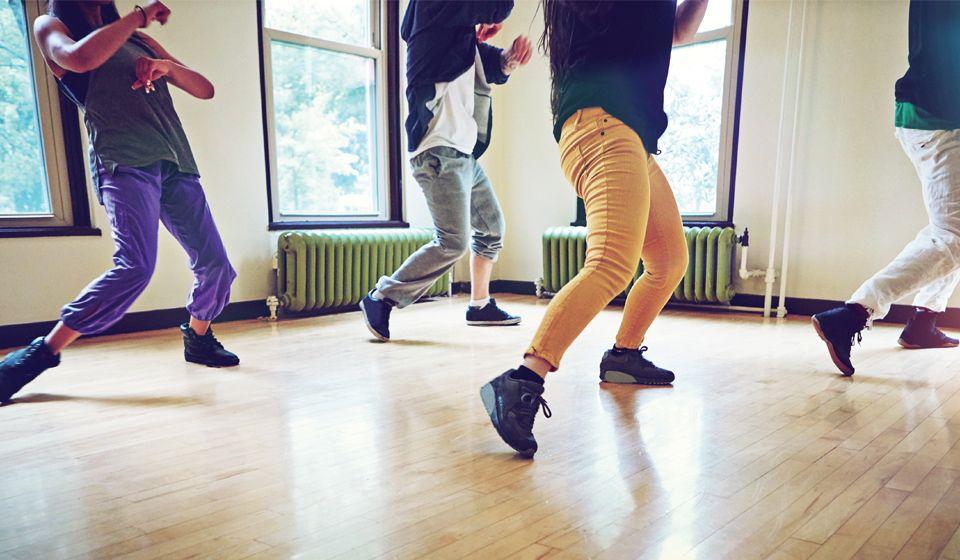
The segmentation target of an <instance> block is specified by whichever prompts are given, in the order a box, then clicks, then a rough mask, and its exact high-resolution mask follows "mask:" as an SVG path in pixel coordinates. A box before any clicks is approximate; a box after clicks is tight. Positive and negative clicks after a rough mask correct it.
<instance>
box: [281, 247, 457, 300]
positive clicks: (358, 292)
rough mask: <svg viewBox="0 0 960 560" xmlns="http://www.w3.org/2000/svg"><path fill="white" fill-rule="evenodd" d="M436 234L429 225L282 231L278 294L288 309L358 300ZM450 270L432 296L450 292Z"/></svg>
mask: <svg viewBox="0 0 960 560" xmlns="http://www.w3.org/2000/svg"><path fill="white" fill-rule="evenodd" d="M432 239H433V232H432V231H431V230H428V229H381V230H377V229H370V230H357V229H354V230H325V231H320V232H318V233H309V232H302V231H291V232H286V233H283V234H282V235H280V239H279V241H278V248H277V249H278V250H277V276H278V278H277V292H278V293H277V297H278V298H279V299H280V305H282V306H283V308H284V309H285V310H286V311H291V312H298V311H314V310H319V309H329V308H336V307H343V306H348V305H353V304H356V303H358V302H359V301H360V300H361V299H363V296H364V295H366V294H367V292H369V291H370V290H371V289H373V287H374V285H376V283H377V280H379V279H380V277H381V276H383V275H387V274H391V273H392V272H393V271H394V270H396V269H397V267H399V266H400V265H401V264H402V263H403V261H404V260H406V258H407V257H409V256H410V255H411V254H412V253H413V252H414V251H416V250H417V249H419V248H420V247H421V246H422V245H424V244H426V243H428V242H429V241H430V240H432ZM449 291H450V275H449V274H445V275H444V276H443V277H442V278H440V279H439V280H437V281H436V282H435V283H434V284H433V286H431V287H430V290H429V291H428V292H427V295H428V296H436V295H441V294H447V293H449Z"/></svg>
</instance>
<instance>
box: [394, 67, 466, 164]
mask: <svg viewBox="0 0 960 560" xmlns="http://www.w3.org/2000/svg"><path fill="white" fill-rule="evenodd" d="M475 74H476V69H475V68H474V66H473V65H470V67H469V68H467V69H466V70H465V71H464V72H463V74H461V75H460V76H458V77H457V78H456V79H454V80H453V81H452V82H438V83H437V84H436V89H437V93H436V96H434V98H433V100H431V101H430V102H429V103H427V108H428V109H430V110H431V111H432V112H433V120H431V121H430V126H429V127H428V128H427V133H426V134H424V135H423V140H421V141H420V145H419V146H417V149H416V150H415V151H414V152H413V153H412V154H411V156H410V157H415V156H417V155H419V154H421V153H423V152H425V151H426V150H428V149H430V148H435V147H437V146H445V147H448V148H453V149H455V150H459V151H461V152H463V153H465V154H468V155H469V154H471V153H473V148H474V146H476V144H477V121H476V120H474V118H473V89H474V80H475V78H476V75H475Z"/></svg>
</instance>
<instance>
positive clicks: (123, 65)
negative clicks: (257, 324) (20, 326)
mask: <svg viewBox="0 0 960 560" xmlns="http://www.w3.org/2000/svg"><path fill="white" fill-rule="evenodd" d="M169 16H170V10H169V9H168V8H167V7H166V6H164V5H163V4H162V3H161V2H160V1H158V0H149V1H147V2H146V3H145V4H144V5H143V6H136V7H135V8H134V9H133V10H132V11H131V12H130V13H129V14H127V15H125V16H122V17H121V16H120V14H119V13H118V12H117V8H116V5H115V4H114V2H113V1H112V0H51V2H50V14H49V15H43V16H40V17H39V18H37V21H36V22H35V24H34V34H35V35H36V38H37V42H38V43H39V45H40V50H41V52H42V53H43V55H44V59H45V61H46V63H47V65H48V67H49V68H50V70H51V71H52V72H53V74H54V75H55V76H56V77H57V79H58V81H59V84H60V86H61V88H62V90H63V91H64V93H66V94H67V95H68V96H69V97H70V98H71V99H72V100H73V101H74V102H75V103H76V104H77V105H78V106H79V107H80V108H81V109H82V110H83V113H84V122H85V123H86V127H87V132H88V135H89V139H90V146H91V154H90V155H91V167H92V168H93V169H95V174H94V183H95V185H96V188H97V195H98V198H99V199H100V202H101V203H102V204H103V206H104V209H105V210H106V213H107V216H108V217H109V218H110V226H111V229H112V233H113V239H114V241H115V243H116V251H115V252H114V255H113V263H114V266H113V268H111V269H110V270H109V271H107V272H106V273H105V274H104V275H103V276H101V277H100V278H97V279H96V280H94V281H93V282H91V283H90V285H88V286H87V287H86V288H84V290H83V292H81V293H80V295H79V296H77V299H75V300H74V301H72V302H71V303H69V304H67V305H66V306H64V308H63V311H62V312H61V315H60V322H59V323H57V326H56V327H54V329H53V330H52V331H50V334H48V335H47V336H46V337H42V338H38V339H36V340H34V341H33V343H31V344H30V345H29V346H27V347H26V348H23V349H21V350H18V351H16V352H13V353H12V354H10V355H8V356H7V357H6V358H4V360H3V362H0V402H5V401H7V400H9V399H10V398H11V397H12V396H13V395H14V394H16V393H17V391H19V390H20V389H22V388H23V386H24V385H26V384H27V383H29V382H30V381H32V380H33V379H35V378H36V377H37V376H38V375H40V374H41V373H43V372H44V371H45V370H47V369H49V368H51V367H55V366H57V365H59V363H60V351H61V350H63V349H64V348H66V347H67V346H68V345H69V344H70V343H72V342H73V341H75V340H76V339H77V338H79V337H80V336H82V335H85V334H96V333H99V332H103V331H104V330H106V329H107V328H109V327H110V326H111V325H113V324H114V323H116V322H117V321H118V320H120V318H121V317H123V314H124V313H126V311H127V309H129V308H130V306H131V305H133V302H134V301H136V299H137V297H139V295H140V294H141V293H142V292H143V290H144V289H146V287H147V284H148V283H149V282H150V277H151V276H152V274H153V270H154V267H155V265H156V262H157V237H158V230H159V224H160V223H162V224H163V225H164V227H166V229H167V230H169V231H170V233H171V234H172V235H173V236H174V238H176V240H177V241H178V242H179V243H180V245H182V246H183V248H184V250H185V251H186V253H187V255H188V257H189V259H190V268H191V270H193V273H194V276H195V281H194V285H193V291H192V293H191V294H190V297H189V300H188V301H187V311H189V312H190V322H189V323H185V324H183V325H181V326H180V330H181V331H182V333H183V342H184V357H185V358H186V359H187V361H190V362H195V363H199V364H204V365H208V366H213V367H220V366H233V365H237V364H238V363H240V360H239V358H237V356H236V355H234V354H232V353H230V352H228V351H227V350H225V349H224V348H223V346H222V345H221V344H220V343H219V342H218V341H217V339H216V338H215V337H214V336H213V331H212V330H211V329H210V322H211V321H212V320H213V319H214V318H216V317H217V315H219V314H220V312H221V311H223V308H224V306H226V304H227V302H228V301H229V299H230V285H231V283H232V282H233V280H234V278H236V272H234V270H233V267H231V266H230V262H229V260H228V259H227V254H226V251H225V249H224V247H223V242H222V241H221V240H220V234H219V233H218V232H217V228H216V225H214V223H213V216H212V215H211V214H210V208H209V207H208V206H207V201H206V198H205V197H204V194H203V188H202V187H201V186H200V181H199V178H200V177H199V171H198V170H197V165H196V162H195V161H194V159H193V154H192V153H191V151H190V145H189V143H188V142H187V138H186V135H185V134H184V132H183V127H182V126H181V124H180V119H179V117H178V116H177V113H176V110H175V109H174V107H173V100H172V99H171V97H170V92H169V90H168V84H172V85H174V86H176V87H179V88H180V89H182V90H184V91H186V92H187V93H189V94H191V95H193V96H194V97H197V98H200V99H210V98H211V97H213V93H214V92H213V85H212V84H210V82H209V81H207V79H206V78H204V77H203V76H202V75H200V74H199V73H197V72H195V71H194V70H191V69H189V68H187V67H186V66H185V65H183V64H182V63H181V62H180V61H178V60H177V59H175V58H173V57H172V56H171V55H170V53H168V52H167V51H166V50H164V48H163V47H161V46H160V44H159V43H157V42H156V41H155V40H153V39H151V38H150V37H148V36H147V35H145V34H143V33H141V32H140V31H138V29H140V28H144V27H147V26H149V25H150V24H151V23H152V22H154V21H156V22H159V23H160V24H161V25H162V24H165V23H166V21H167V18H168V17H169Z"/></svg>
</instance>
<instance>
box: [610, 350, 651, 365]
mask: <svg viewBox="0 0 960 560" xmlns="http://www.w3.org/2000/svg"><path fill="white" fill-rule="evenodd" d="M649 349H650V348H649V347H647V346H641V347H640V348H637V349H636V350H633V349H627V348H615V350H616V351H617V352H623V353H626V352H630V353H633V354H639V355H640V360H641V361H642V362H643V363H644V364H645V365H649V366H652V365H653V362H651V361H650V360H648V359H647V358H645V357H644V355H643V353H644V352H646V351H647V350H649Z"/></svg>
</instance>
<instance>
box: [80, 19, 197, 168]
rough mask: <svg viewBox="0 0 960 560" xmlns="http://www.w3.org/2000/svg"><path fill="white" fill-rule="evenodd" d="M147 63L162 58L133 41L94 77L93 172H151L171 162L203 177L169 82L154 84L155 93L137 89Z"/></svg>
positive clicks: (90, 94) (89, 95)
mask: <svg viewBox="0 0 960 560" xmlns="http://www.w3.org/2000/svg"><path fill="white" fill-rule="evenodd" d="M141 57H150V58H156V54H154V53H153V51H151V50H150V49H149V48H148V47H147V46H146V45H145V44H144V43H143V42H142V41H140V40H139V39H138V38H136V37H131V38H130V39H129V40H127V42H126V43H124V45H123V46H122V47H120V50H118V51H117V52H116V54H114V55H113V56H112V57H110V59H109V60H107V62H105V63H104V64H103V65H102V66H100V67H99V68H97V69H96V70H93V71H92V72H90V78H89V83H88V85H87V92H86V98H85V99H84V104H83V108H84V113H83V117H84V123H85V124H86V126H87V134H88V135H89V137H90V151H91V154H90V155H91V159H92V160H93V163H94V165H93V169H94V170H96V165H95V164H96V162H97V161H99V162H100V163H101V164H102V165H103V166H104V167H105V168H106V169H107V170H108V171H110V172H111V173H112V172H113V171H114V170H115V169H116V167H117V165H125V166H127V167H145V166H147V165H151V164H153V163H157V162H158V161H169V162H171V163H173V164H174V165H176V166H177V168H178V169H179V171H180V172H181V173H188V174H191V175H199V174H200V172H199V170H198V169H197V163H196V161H194V159H193V152H192V151H191V150H190V143H189V142H188V141H187V135H186V133H184V131H183V126H182V124H181V123H180V118H179V117H178V116H177V111H176V110H175V109H174V107H173V99H172V98H171V97H170V91H169V89H168V88H167V80H166V79H165V78H164V79H160V80H157V81H156V82H154V86H155V87H156V90H155V91H153V92H152V93H147V92H146V91H145V90H144V89H143V88H140V89H137V90H134V89H131V86H132V85H133V83H134V82H135V81H136V79H137V77H136V72H135V66H136V62H137V60H139V59H140V58H141ZM94 174H96V173H94Z"/></svg>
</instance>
